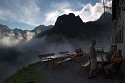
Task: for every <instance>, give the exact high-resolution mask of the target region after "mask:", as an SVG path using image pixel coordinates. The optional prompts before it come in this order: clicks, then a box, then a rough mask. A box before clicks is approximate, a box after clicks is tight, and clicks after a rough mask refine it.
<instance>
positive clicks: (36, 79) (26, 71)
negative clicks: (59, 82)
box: [3, 63, 44, 83]
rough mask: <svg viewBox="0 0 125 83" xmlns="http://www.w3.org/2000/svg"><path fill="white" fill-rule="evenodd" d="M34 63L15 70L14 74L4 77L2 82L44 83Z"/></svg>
mask: <svg viewBox="0 0 125 83" xmlns="http://www.w3.org/2000/svg"><path fill="white" fill-rule="evenodd" d="M36 64H38V63H35V64H32V65H29V66H28V67H25V68H23V69H22V70H19V71H17V72H16V73H15V74H14V75H12V76H11V77H9V78H8V79H6V80H5V81H4V82H3V83H28V82H30V81H33V83H44V80H43V77H42V76H41V75H40V74H39V73H38V72H37V71H36V69H35V65H36Z"/></svg>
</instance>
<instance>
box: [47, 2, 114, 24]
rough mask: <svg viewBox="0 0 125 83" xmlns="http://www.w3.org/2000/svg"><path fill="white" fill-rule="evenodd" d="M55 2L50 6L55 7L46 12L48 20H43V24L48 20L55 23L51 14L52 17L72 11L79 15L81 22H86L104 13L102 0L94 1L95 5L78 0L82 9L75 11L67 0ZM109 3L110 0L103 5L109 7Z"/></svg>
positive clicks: (110, 3)
mask: <svg viewBox="0 0 125 83" xmlns="http://www.w3.org/2000/svg"><path fill="white" fill-rule="evenodd" d="M57 4H58V3H53V5H52V7H54V8H55V6H56V8H55V10H53V11H52V12H51V13H48V14H47V16H46V18H48V21H45V24H47V22H49V21H50V22H51V23H52V24H54V23H55V21H56V19H51V14H53V15H55V16H54V17H55V18H57V17H58V15H59V14H60V15H62V14H69V13H74V14H75V15H79V16H80V17H81V19H82V20H83V22H88V21H95V20H97V19H99V18H100V16H101V15H102V14H103V13H104V7H103V1H102V0H101V1H100V2H98V3H96V4H95V5H92V4H91V3H88V4H82V3H80V2H79V3H78V4H80V6H81V7H82V9H81V10H76V11H75V10H74V9H73V8H72V7H71V4H70V3H69V2H63V3H60V4H58V5H57ZM111 5H112V1H111V0H108V1H105V6H109V7H111ZM106 11H107V12H111V10H109V9H106ZM54 13H55V14H54ZM57 13H58V15H57ZM49 18H50V19H49Z"/></svg>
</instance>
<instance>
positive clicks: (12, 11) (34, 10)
mask: <svg viewBox="0 0 125 83" xmlns="http://www.w3.org/2000/svg"><path fill="white" fill-rule="evenodd" d="M4 3H6V6H7V7H8V8H6V7H5V8H3V7H0V19H2V20H9V21H15V22H21V23H25V24H29V25H35V26H36V25H38V24H39V23H40V20H39V19H41V18H39V17H40V15H41V11H40V8H39V7H38V6H37V0H26V1H25V2H24V1H23V0H16V1H13V0H5V1H4Z"/></svg>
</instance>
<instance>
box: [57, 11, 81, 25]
mask: <svg viewBox="0 0 125 83" xmlns="http://www.w3.org/2000/svg"><path fill="white" fill-rule="evenodd" d="M72 24H74V25H81V24H83V21H82V19H81V18H80V17H79V16H75V14H74V13H69V14H68V15H66V14H64V15H62V16H59V17H58V18H57V20H56V23H55V26H62V25H63V26H65V25H66V26H71V25H72Z"/></svg>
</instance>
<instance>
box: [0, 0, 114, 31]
mask: <svg viewBox="0 0 125 83" xmlns="http://www.w3.org/2000/svg"><path fill="white" fill-rule="evenodd" d="M102 1H103V0H0V24H3V25H7V26H8V27H9V28H11V29H14V28H19V29H22V30H32V29H34V28H35V27H36V26H39V25H46V26H48V25H54V24H55V22H56V19H57V17H58V16H61V15H63V14H69V13H74V14H75V15H76V16H78V15H79V16H80V18H81V19H82V21H83V22H88V21H95V20H97V19H99V17H100V16H101V15H102V13H104V9H103V2H102ZM104 1H105V5H106V6H109V7H111V5H112V0H104ZM107 11H108V12H111V10H108V9H107Z"/></svg>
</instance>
